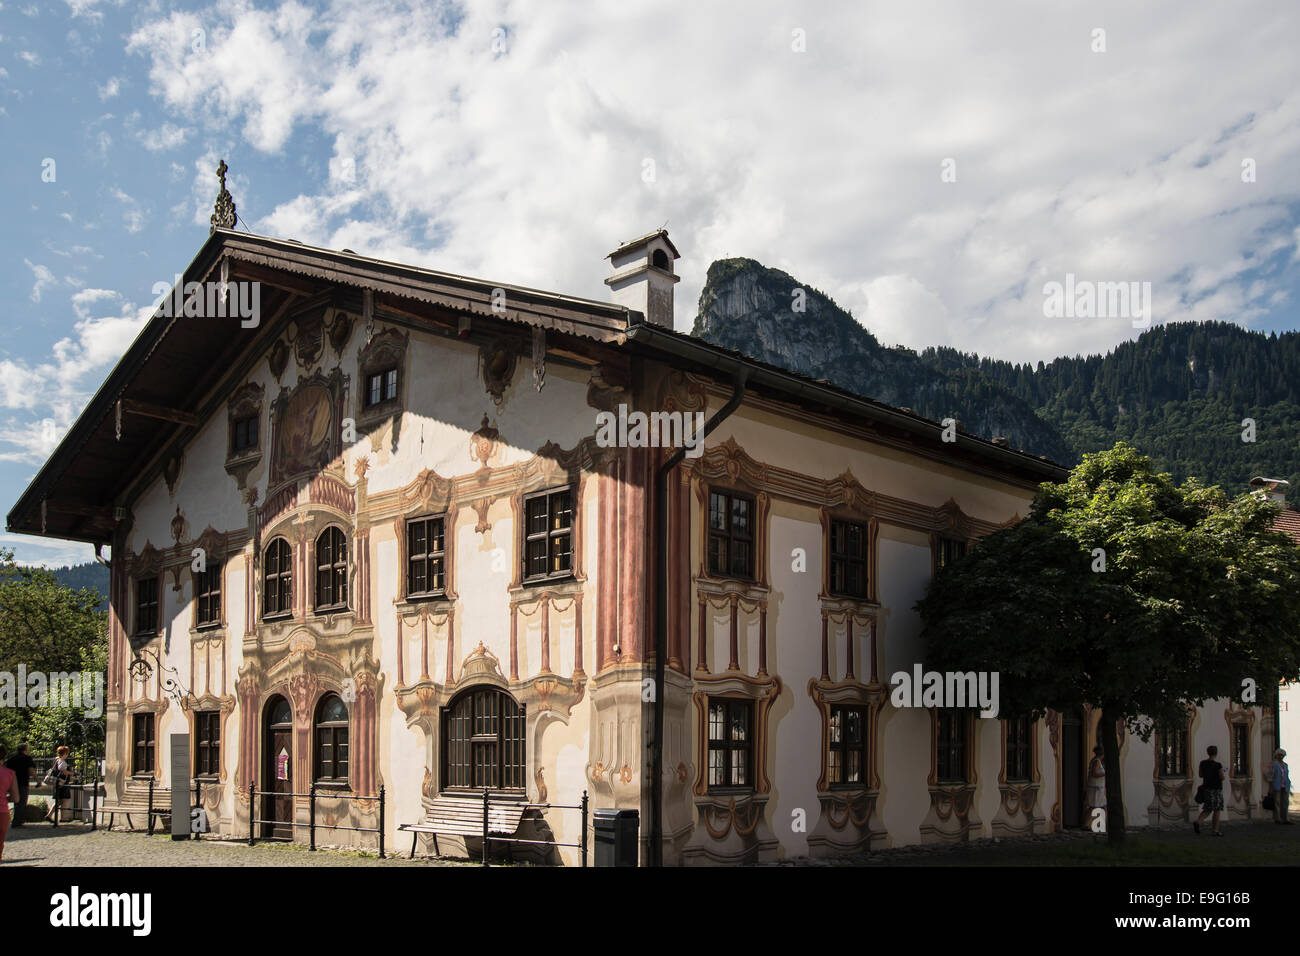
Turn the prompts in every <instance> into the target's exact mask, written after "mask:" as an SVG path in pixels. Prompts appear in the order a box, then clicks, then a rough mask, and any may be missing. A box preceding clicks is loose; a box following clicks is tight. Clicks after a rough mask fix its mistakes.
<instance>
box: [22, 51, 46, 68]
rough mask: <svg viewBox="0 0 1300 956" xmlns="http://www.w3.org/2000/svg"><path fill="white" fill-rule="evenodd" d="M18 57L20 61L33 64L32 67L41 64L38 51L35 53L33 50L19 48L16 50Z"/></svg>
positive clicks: (29, 64)
mask: <svg viewBox="0 0 1300 956" xmlns="http://www.w3.org/2000/svg"><path fill="white" fill-rule="evenodd" d="M18 59H20V60H22V61H23V62H24V63H26V64H27V65H28V66H33V67H34V66H40V65H41V57H40V54H39V53H36V52H35V51H33V50H20V51H18Z"/></svg>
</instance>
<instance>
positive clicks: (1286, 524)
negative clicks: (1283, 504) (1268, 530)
mask: <svg viewBox="0 0 1300 956" xmlns="http://www.w3.org/2000/svg"><path fill="white" fill-rule="evenodd" d="M1273 527H1274V529H1276V530H1277V531H1285V532H1286V533H1287V534H1289V535H1290V536H1291V537H1292V538H1294V539H1295V540H1296V541H1300V511H1292V510H1291V509H1290V508H1283V509H1282V513H1281V514H1279V515H1278V516H1277V517H1276V518H1275V519H1273Z"/></svg>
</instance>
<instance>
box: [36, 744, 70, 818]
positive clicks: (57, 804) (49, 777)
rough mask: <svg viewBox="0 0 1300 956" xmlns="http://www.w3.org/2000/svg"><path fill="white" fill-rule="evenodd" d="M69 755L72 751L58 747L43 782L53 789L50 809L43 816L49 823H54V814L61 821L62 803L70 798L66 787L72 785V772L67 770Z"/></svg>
mask: <svg viewBox="0 0 1300 956" xmlns="http://www.w3.org/2000/svg"><path fill="white" fill-rule="evenodd" d="M71 753H72V751H71V750H70V749H68V748H67V747H60V748H59V749H58V750H56V751H54V765H53V766H51V767H50V771H49V773H47V774H46V775H45V780H44V781H43V782H44V783H48V784H50V785H51V786H53V787H54V799H53V800H51V801H50V809H49V811H48V812H47V813H46V814H45V819H47V820H49V821H50V822H51V823H53V822H54V815H55V814H56V813H58V814H60V817H59V819H63V817H62V810H63V801H64V800H67V799H68V798H69V797H71V796H72V790H71V788H70V787H69V786H68V785H69V784H71V783H72V771H71V770H70V769H68V756H69V755H70V754H71Z"/></svg>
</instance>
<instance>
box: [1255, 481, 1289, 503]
mask: <svg viewBox="0 0 1300 956" xmlns="http://www.w3.org/2000/svg"><path fill="white" fill-rule="evenodd" d="M1250 487H1251V489H1252V490H1253V492H1254V493H1255V494H1257V495H1263V496H1264V497H1266V498H1268V500H1269V501H1272V502H1275V503H1276V504H1279V505H1284V504H1286V490H1287V489H1288V488H1290V487H1291V482H1289V481H1284V480H1283V479H1281V478H1252V479H1250Z"/></svg>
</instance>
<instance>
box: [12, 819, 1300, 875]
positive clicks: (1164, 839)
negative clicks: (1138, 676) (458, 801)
mask: <svg viewBox="0 0 1300 956" xmlns="http://www.w3.org/2000/svg"><path fill="white" fill-rule="evenodd" d="M1207 829H1208V828H1207ZM392 849H396V848H390V856H389V857H388V858H387V859H385V860H381V859H379V857H378V856H376V855H375V853H374V851H369V852H358V851H356V850H349V849H346V848H330V849H326V848H322V849H320V850H318V851H317V852H315V853H312V852H310V851H309V850H308V849H307V848H306V847H305V846H300V845H297V844H283V843H258V844H257V845H255V846H251V847H250V846H249V845H248V844H247V843H245V842H242V841H233V840H231V841H228V840H220V839H216V838H212V837H209V838H206V839H203V840H185V841H173V840H172V839H171V837H170V836H169V835H167V834H159V835H155V836H152V837H149V836H145V834H143V833H140V832H136V833H129V832H123V831H116V830H115V831H113V832H111V833H110V832H107V831H105V830H97V831H94V832H92V831H91V830H89V829H88V828H86V827H84V826H79V825H76V824H67V825H64V826H61V827H59V828H58V829H57V830H56V829H54V828H53V827H52V826H50V825H49V824H48V823H29V824H27V825H26V826H24V827H21V828H19V829H17V830H10V831H9V839H8V840H7V841H6V843H5V856H4V861H3V864H0V865H4V866H8V865H20V866H94V867H106V866H107V867H111V866H416V867H419V866H425V867H428V866H478V865H479V864H478V863H477V862H476V861H471V860H464V859H443V860H437V859H432V858H421V857H417V858H416V859H414V860H408V859H407V858H406V851H409V849H410V843H409V840H408V841H407V842H406V843H405V844H404V849H397V852H396V853H395V854H393V853H392ZM1121 854H1122V855H1121V856H1120V857H1118V858H1117V857H1116V855H1115V854H1114V853H1113V852H1112V851H1110V850H1109V848H1108V847H1107V846H1106V842H1105V837H1102V836H1097V835H1094V834H1092V833H1090V832H1087V831H1080V830H1074V831H1067V832H1065V833H1057V834H1050V835H1046V836H1037V837H1021V838H1015V839H1001V840H975V841H972V842H969V843H960V844H956V845H950V846H940V845H933V844H928V845H921V846H907V847H899V848H897V849H892V850H880V851H877V852H876V853H871V854H867V855H862V856H851V857H838V858H835V859H829V860H827V859H817V860H810V859H808V858H806V857H795V858H787V859H784V860H780V861H777V862H775V863H771V864H765V865H768V866H1115V865H1117V864H1118V865H1125V864H1127V865H1134V866H1150V865H1172V866H1205V865H1224V866H1234V865H1235V866H1260V865H1279V866H1294V865H1297V864H1300V826H1290V827H1279V826H1275V825H1273V824H1272V823H1269V822H1259V823H1237V824H1232V825H1225V826H1224V836H1223V837H1221V838H1215V837H1211V836H1209V835H1208V833H1207V834H1203V835H1202V836H1199V837H1198V836H1196V835H1195V834H1193V833H1192V830H1191V827H1166V828H1162V829H1159V830H1151V829H1137V830H1132V831H1130V841H1129V846H1128V847H1126V848H1125V850H1123V851H1121Z"/></svg>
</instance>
